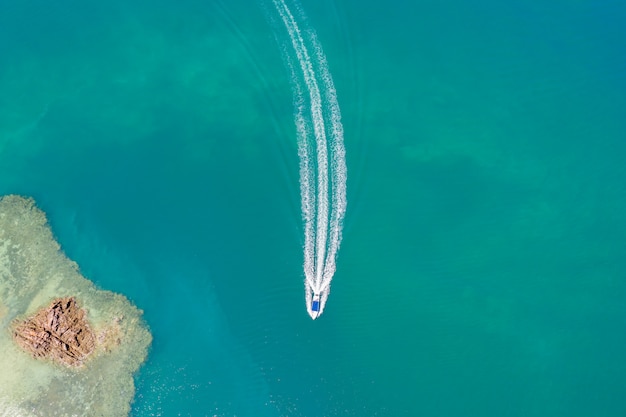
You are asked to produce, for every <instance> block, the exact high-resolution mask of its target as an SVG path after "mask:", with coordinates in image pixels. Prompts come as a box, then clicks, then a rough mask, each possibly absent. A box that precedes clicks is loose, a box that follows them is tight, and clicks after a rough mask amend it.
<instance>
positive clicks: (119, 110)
mask: <svg viewBox="0 0 626 417" xmlns="http://www.w3.org/2000/svg"><path fill="white" fill-rule="evenodd" d="M544 3H545V2H540V1H534V2H531V3H528V2H525V3H519V4H518V3H515V2H514V3H511V2H507V3H503V2H492V1H486V2H481V3H472V4H471V5H470V4H469V3H467V4H465V3H463V2H453V3H446V4H435V3H428V2H427V3H419V4H415V5H412V6H407V4H408V3H407V4H405V3H398V4H397V5H393V4H390V3H374V2H365V3H363V2H359V3H357V2H354V1H347V2H333V1H330V0H325V1H319V2H311V1H307V2H303V3H302V8H303V10H304V11H305V13H306V14H307V15H308V17H309V21H308V24H309V25H310V26H311V27H313V28H314V29H315V30H316V31H317V34H318V36H319V39H320V42H321V43H322V45H323V46H324V50H325V52H326V55H327V59H328V62H329V65H330V70H331V73H332V75H333V78H334V81H335V84H336V87H337V91H338V97H339V104H340V106H341V110H342V113H343V121H344V128H345V143H346V151H347V163H348V170H349V177H348V211H347V215H346V222H345V228H344V240H343V243H342V248H341V250H340V252H339V256H338V269H337V272H336V274H335V278H334V280H333V284H332V285H333V286H332V293H331V295H330V298H329V300H328V304H327V305H326V310H325V312H324V315H323V316H322V317H320V319H319V320H316V321H315V322H313V321H311V320H310V318H309V317H308V315H307V313H306V309H305V305H304V297H303V273H302V253H301V252H302V251H301V245H302V223H301V215H300V205H299V204H300V196H299V189H298V157H297V148H296V142H295V128H294V124H293V107H292V96H291V86H290V79H289V74H288V72H287V70H286V68H285V66H284V64H283V61H282V57H281V51H280V48H279V46H278V43H277V42H276V39H275V38H274V34H273V32H272V25H271V24H270V22H269V21H268V19H267V17H268V16H267V15H268V13H270V11H271V8H269V7H268V8H266V9H263V7H261V6H260V5H259V4H257V3H250V2H241V1H233V2H216V1H204V2H199V1H193V0H184V1H182V2H176V5H174V4H173V3H172V2H168V3H165V2H163V4H160V5H158V7H157V4H156V3H154V2H142V1H131V2H121V1H120V2H116V1H113V2H107V3H102V2H89V1H88V2H82V3H76V2H70V1H67V0H63V1H60V2H55V3H54V4H52V3H48V2H43V1H27V2H24V1H20V2H18V1H14V0H9V1H4V2H2V4H1V5H0V50H1V51H2V53H1V54H0V91H2V94H0V194H7V193H19V194H22V195H28V196H32V197H34V198H35V199H36V201H37V203H38V205H39V206H40V207H41V208H42V209H43V210H44V211H45V212H46V213H47V214H48V216H49V218H50V222H51V226H52V229H53V232H54V233H55V235H56V237H57V239H58V241H59V242H60V244H61V245H62V247H63V249H64V251H65V252H66V254H67V255H68V257H69V258H71V259H73V260H75V261H76V262H77V263H78V264H79V265H80V268H81V272H82V273H83V275H85V276H86V277H88V278H89V279H91V280H93V281H94V282H96V284H97V285H98V286H100V287H101V288H103V289H107V290H111V291H115V292H120V293H122V294H125V295H126V296H127V297H129V298H130V299H131V300H132V302H133V303H134V304H136V305H137V306H138V307H139V308H141V309H143V310H144V312H145V313H144V314H145V318H146V321H147V322H148V324H149V326H150V328H151V331H152V333H153V336H154V342H153V346H152V350H151V352H150V355H149V357H148V360H147V362H146V363H145V364H144V366H143V367H142V368H141V370H140V372H139V373H138V374H137V376H136V385H137V396H136V399H135V403H134V405H133V411H132V413H131V414H132V415H134V416H152V415H155V416H157V415H163V416H169V415H183V416H197V415H209V416H212V415H219V416H232V415H238V416H247V415H254V416H266V415H267V416H338V415H342V416H343V415H353V416H414V415H421V416H442V415H464V416H491V415H493V416H502V415H510V416H535V415H537V416H539V415H546V414H548V415H553V416H576V415H580V416H588V415H603V416H622V415H624V414H625V413H626V403H624V401H623V399H622V396H623V395H622V394H623V392H622V386H623V375H624V372H625V371H626V360H624V355H623V354H622V350H623V349H622V346H623V344H624V341H625V339H624V336H623V331H621V330H620V329H622V328H623V325H624V319H623V317H626V314H625V313H626V308H625V307H624V303H623V299H624V295H625V294H626V284H625V283H624V280H623V279H622V277H623V276H625V275H626V264H624V262H623V261H622V258H623V253H624V249H626V248H625V245H624V239H623V236H624V234H625V232H626V219H625V216H624V215H623V213H624V212H626V199H625V197H624V193H623V191H622V190H623V189H624V178H625V175H626V168H624V164H623V160H624V155H626V145H625V144H624V141H623V138H624V137H626V122H625V119H624V117H623V113H624V109H625V108H626V94H625V93H624V91H626V76H625V74H626V58H624V54H623V53H622V52H623V51H622V48H621V43H622V42H621V39H623V38H624V36H625V34H624V30H623V29H622V26H623V25H622V24H621V22H623V20H624V17H626V7H625V6H624V5H622V3H620V2H617V1H610V2H604V3H603V4H602V6H599V5H597V4H596V3H594V2H591V1H585V0H582V1H578V2H574V3H571V2H557V3H554V2H553V3H551V4H550V5H546V4H544Z"/></svg>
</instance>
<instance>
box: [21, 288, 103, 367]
mask: <svg viewBox="0 0 626 417" xmlns="http://www.w3.org/2000/svg"><path fill="white" fill-rule="evenodd" d="M13 337H14V339H15V341H16V342H17V344H18V345H19V346H21V347H22V348H23V349H24V350H25V351H27V352H29V353H31V354H32V355H33V356H34V357H36V358H47V359H51V360H52V361H55V362H58V363H61V364H63V365H66V366H71V367H77V366H81V365H82V364H83V363H84V361H85V360H86V359H87V358H88V357H89V355H90V354H91V353H92V352H93V351H94V349H95V337H94V334H93V332H92V331H91V328H90V326H89V323H88V322H87V319H86V317H85V310H83V309H81V308H79V307H78V305H77V304H76V299H75V298H74V297H67V298H59V299H56V300H54V301H53V302H52V304H50V306H48V307H46V308H42V309H41V310H39V311H38V312H37V313H35V315H34V316H32V317H30V318H28V319H26V320H24V321H22V322H19V323H17V324H16V326H15V329H14V331H13Z"/></svg>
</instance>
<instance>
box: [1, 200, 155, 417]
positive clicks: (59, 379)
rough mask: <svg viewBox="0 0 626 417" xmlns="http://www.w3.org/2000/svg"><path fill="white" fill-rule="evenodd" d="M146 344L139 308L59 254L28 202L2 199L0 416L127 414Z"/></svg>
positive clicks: (114, 416) (119, 416)
mask: <svg viewBox="0 0 626 417" xmlns="http://www.w3.org/2000/svg"><path fill="white" fill-rule="evenodd" d="M151 340H152V336H151V334H150V332H149V331H148V328H147V327H146V325H145V323H144V321H143V319H142V312H141V310H139V309H137V308H136V307H135V306H133V305H132V304H131V303H130V302H129V301H128V299H126V297H124V296H123V295H121V294H116V293H113V292H110V291H105V290H101V289H98V288H97V287H96V286H95V285H94V284H93V283H92V282H91V281H89V280H87V279H86V278H84V277H83V276H82V275H81V274H80V272H79V269H78V265H77V264H76V263H75V262H73V261H71V260H70V259H68V258H67V257H66V256H65V255H64V254H63V252H62V251H61V248H60V246H59V244H58V243H57V242H56V241H55V239H54V237H53V236H52V232H51V231H50V227H49V226H48V223H47V219H46V216H45V214H44V213H43V212H42V211H41V210H39V209H38V208H37V207H36V206H35V203H34V201H33V200H32V199H27V198H22V197H19V196H5V197H0V416H5V415H7V416H20V417H25V416H28V417H34V416H37V417H44V416H45V417H50V416H83V417H90V416H94V417H95V416H98V417H100V416H107V417H124V416H128V414H129V412H130V404H131V402H132V400H133V397H134V394H135V388H134V381H133V374H134V373H135V372H136V371H137V369H138V368H139V366H141V364H142V363H143V362H144V360H145V358H146V355H147V353H148V346H149V345H150V343H151ZM51 405H53V407H51Z"/></svg>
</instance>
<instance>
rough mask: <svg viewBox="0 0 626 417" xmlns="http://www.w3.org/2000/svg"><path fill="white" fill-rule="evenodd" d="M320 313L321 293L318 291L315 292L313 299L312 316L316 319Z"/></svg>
mask: <svg viewBox="0 0 626 417" xmlns="http://www.w3.org/2000/svg"><path fill="white" fill-rule="evenodd" d="M319 315H320V295H319V294H318V293H314V294H313V299H311V317H312V318H313V319H316V318H317V317H318V316H319Z"/></svg>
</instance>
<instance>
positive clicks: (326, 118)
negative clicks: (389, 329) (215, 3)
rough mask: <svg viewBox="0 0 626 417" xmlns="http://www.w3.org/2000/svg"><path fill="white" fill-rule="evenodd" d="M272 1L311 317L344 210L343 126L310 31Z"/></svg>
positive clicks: (280, 1) (329, 270)
mask: <svg viewBox="0 0 626 417" xmlns="http://www.w3.org/2000/svg"><path fill="white" fill-rule="evenodd" d="M273 4H274V6H275V8H276V10H277V12H278V14H279V16H280V21H282V23H283V25H284V27H285V29H286V30H287V34H288V36H289V41H288V42H287V45H286V46H285V48H283V49H284V55H285V58H286V61H287V64H288V66H289V69H290V72H291V80H292V89H293V95H294V106H295V125H296V133H297V137H298V155H299V157H300V194H301V205H302V219H303V221H304V265H303V266H304V276H305V280H304V288H305V299H306V307H307V311H308V313H309V315H310V316H311V318H312V319H314V320H315V319H316V318H317V317H319V316H320V315H321V314H322V312H323V311H324V307H325V305H326V300H327V299H328V295H329V293H330V283H331V281H332V279H333V275H334V273H335V269H336V263H335V262H336V259H337V252H338V251H339V245H340V243H341V229H342V224H343V218H344V215H345V212H346V205H347V200H346V178H347V168H346V157H345V148H344V145H343V126H342V124H341V112H340V109H339V103H338V101H337V93H336V91H335V86H334V84H333V79H332V77H331V74H330V71H329V69H328V64H327V62H326V56H325V55H324V52H323V50H322V46H321V44H320V42H319V41H318V39H317V36H316V34H315V32H314V31H313V30H312V29H306V30H305V31H301V30H300V28H299V26H298V23H297V21H296V18H295V17H294V15H293V14H292V12H291V10H290V9H289V7H287V4H286V3H285V1H284V0H273ZM297 11H298V14H299V15H300V16H303V13H302V11H301V10H297ZM301 20H302V19H301ZM289 46H290V47H289Z"/></svg>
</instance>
